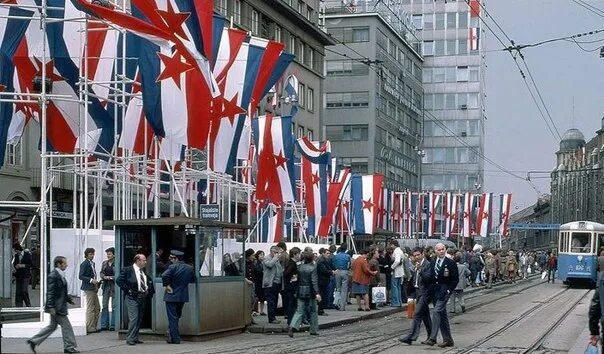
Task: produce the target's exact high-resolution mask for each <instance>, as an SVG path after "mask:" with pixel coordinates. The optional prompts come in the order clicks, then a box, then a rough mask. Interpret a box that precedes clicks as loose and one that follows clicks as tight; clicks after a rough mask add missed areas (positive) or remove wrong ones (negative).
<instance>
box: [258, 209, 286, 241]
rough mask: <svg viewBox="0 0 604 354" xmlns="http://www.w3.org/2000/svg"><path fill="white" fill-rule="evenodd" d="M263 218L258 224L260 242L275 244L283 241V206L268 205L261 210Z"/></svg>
mask: <svg viewBox="0 0 604 354" xmlns="http://www.w3.org/2000/svg"><path fill="white" fill-rule="evenodd" d="M261 213H262V217H261V219H260V221H259V222H258V233H259V234H260V242H263V243H275V242H279V241H281V240H282V239H283V230H284V223H283V221H284V220H283V219H284V211H283V206H278V205H275V204H268V205H267V206H265V207H264V208H263V210H261Z"/></svg>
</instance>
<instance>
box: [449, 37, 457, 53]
mask: <svg viewBox="0 0 604 354" xmlns="http://www.w3.org/2000/svg"><path fill="white" fill-rule="evenodd" d="M455 54H457V41H456V40H455V39H449V40H447V55H455Z"/></svg>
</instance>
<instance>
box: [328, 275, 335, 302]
mask: <svg viewBox="0 0 604 354" xmlns="http://www.w3.org/2000/svg"><path fill="white" fill-rule="evenodd" d="M335 289H336V277H335V276H333V275H332V276H331V278H330V279H329V284H328V285H327V308H328V309H332V308H333V300H334V295H333V292H334V290H335Z"/></svg>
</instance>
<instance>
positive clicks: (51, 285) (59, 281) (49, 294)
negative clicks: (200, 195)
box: [27, 256, 79, 353]
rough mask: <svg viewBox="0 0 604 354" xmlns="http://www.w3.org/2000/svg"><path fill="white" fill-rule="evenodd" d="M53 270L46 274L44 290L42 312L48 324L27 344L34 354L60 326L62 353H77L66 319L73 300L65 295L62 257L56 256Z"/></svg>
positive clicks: (63, 259)
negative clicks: (44, 302)
mask: <svg viewBox="0 0 604 354" xmlns="http://www.w3.org/2000/svg"><path fill="white" fill-rule="evenodd" d="M54 267H55V269H54V270H53V271H52V272H50V274H48V287H47V288H46V306H44V311H46V312H48V313H49V314H50V324H49V325H48V326H46V327H44V328H42V330H41V331H40V332H38V334H36V335H35V336H33V337H31V338H30V339H28V340H27V344H29V347H30V348H31V350H32V351H33V352H34V353H35V352H36V346H38V345H40V344H41V343H42V342H44V340H46V338H48V337H49V336H50V335H51V334H52V333H53V332H54V331H55V330H56V329H57V325H59V326H61V334H62V335H63V352H64V353H79V351H78V350H77V349H76V347H77V344H76V339H75V335H74V334H73V327H71V323H70V322H69V318H68V317H67V303H70V304H73V300H72V299H71V297H70V296H69V295H68V294H67V280H65V276H64V272H65V269H67V259H66V258H65V257H63V256H57V257H55V259H54Z"/></svg>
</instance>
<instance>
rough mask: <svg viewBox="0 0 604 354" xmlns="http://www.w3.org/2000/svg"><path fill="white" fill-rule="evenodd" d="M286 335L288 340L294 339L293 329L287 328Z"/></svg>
mask: <svg viewBox="0 0 604 354" xmlns="http://www.w3.org/2000/svg"><path fill="white" fill-rule="evenodd" d="M287 335H288V336H289V337H290V338H294V328H293V327H289V329H288V330H287Z"/></svg>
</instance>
